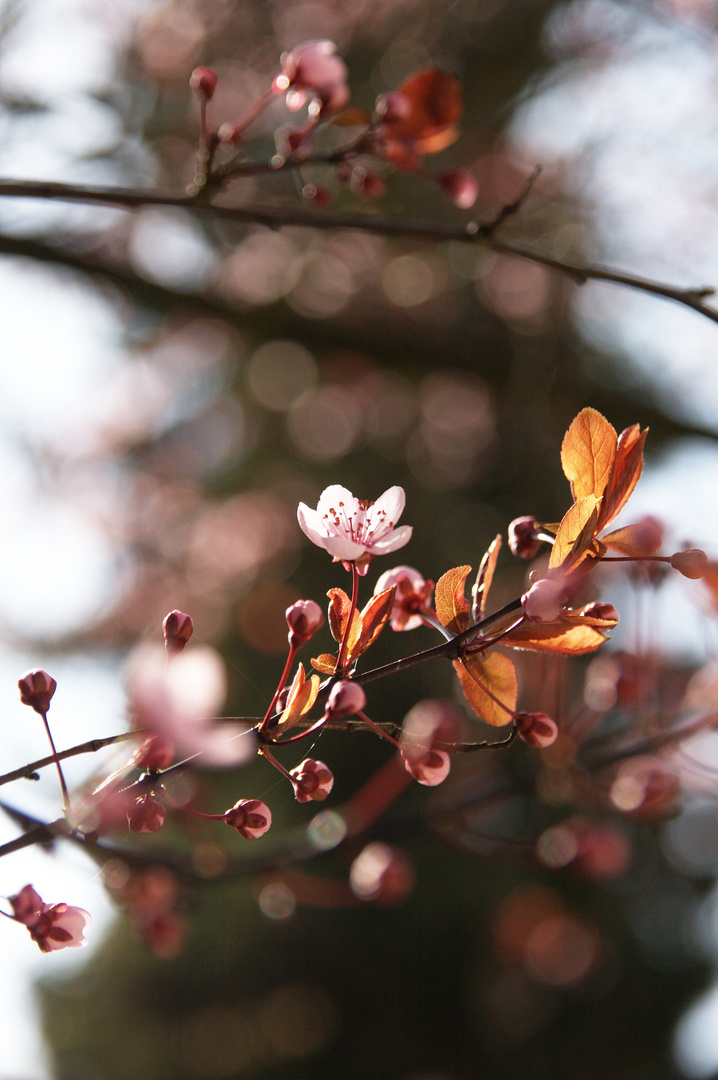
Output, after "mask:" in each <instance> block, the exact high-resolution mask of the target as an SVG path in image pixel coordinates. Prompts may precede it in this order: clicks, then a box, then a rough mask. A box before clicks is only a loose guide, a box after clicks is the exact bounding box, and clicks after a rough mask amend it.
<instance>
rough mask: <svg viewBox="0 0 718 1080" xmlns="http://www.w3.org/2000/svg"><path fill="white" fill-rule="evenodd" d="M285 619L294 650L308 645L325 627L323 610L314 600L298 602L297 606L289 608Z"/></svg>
mask: <svg viewBox="0 0 718 1080" xmlns="http://www.w3.org/2000/svg"><path fill="white" fill-rule="evenodd" d="M284 617H285V619H286V620H287V626H288V627H289V644H290V645H291V646H292V648H293V649H299V648H300V647H301V646H302V645H306V643H307V642H308V641H309V640H310V639H311V638H312V637H314V635H315V634H316V632H317V630H321V628H322V626H324V615H323V614H322V609H321V608H320V607H319V604H315V603H314V601H313V600H297V602H296V604H292V606H291V607H288V608H287V610H286V611H285V613H284Z"/></svg>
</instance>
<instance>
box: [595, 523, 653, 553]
mask: <svg viewBox="0 0 718 1080" xmlns="http://www.w3.org/2000/svg"><path fill="white" fill-rule="evenodd" d="M602 542H603V543H604V544H605V545H606V547H607V548H610V549H611V551H618V552H620V554H621V555H655V553H656V552H657V551H659V550H660V547H661V544H662V543H663V533H662V532H661V528H660V526H659V524H658V522H657V521H654V520H653V519H652V518H646V519H645V521H639V522H637V523H636V524H635V525H626V526H625V527H624V528H623V529H615V530H614V531H613V532H612V533H609V534H608V536H604V537H602Z"/></svg>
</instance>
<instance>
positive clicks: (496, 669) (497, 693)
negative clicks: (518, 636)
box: [454, 652, 518, 727]
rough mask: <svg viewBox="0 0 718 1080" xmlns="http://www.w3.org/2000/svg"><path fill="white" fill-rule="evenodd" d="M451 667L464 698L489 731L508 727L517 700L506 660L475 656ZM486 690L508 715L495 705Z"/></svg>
mask: <svg viewBox="0 0 718 1080" xmlns="http://www.w3.org/2000/svg"><path fill="white" fill-rule="evenodd" d="M454 667H455V668H456V673H457V675H458V676H459V682H460V683H461V689H462V690H463V691H464V697H465V698H466V700H467V701H468V703H469V705H470V706H471V708H472V709H473V710H474V712H475V713H476V715H477V716H479V717H480V718H481V719H482V720H484V721H485V722H486V723H487V724H491V725H492V727H503V725H504V724H509V723H511V719H512V717H511V712H513V710H514V709H515V708H516V698H517V696H518V679H517V678H516V669H515V668H514V664H513V661H512V660H511V658H510V657H509V656H506V655H505V654H504V653H500V652H492V653H489V655H488V656H484V657H482V656H479V655H478V654H476V655H475V656H468V657H466V659H465V660H455V661H454ZM487 690H489V691H491V694H493V695H494V697H495V698H498V700H499V701H502V702H503V703H504V705H505V706H506V708H507V709H510V710H511V712H507V711H506V709H502V708H501V706H500V705H497V703H496V702H495V701H494V700H493V698H492V697H491V696H490V695H489V694H488V693H487Z"/></svg>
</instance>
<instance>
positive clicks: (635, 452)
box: [599, 424, 648, 529]
mask: <svg viewBox="0 0 718 1080" xmlns="http://www.w3.org/2000/svg"><path fill="white" fill-rule="evenodd" d="M647 434H648V428H646V429H645V431H641V429H640V428H639V426H638V424H634V425H633V427H629V428H626V429H625V431H622V432H621V434H620V435H619V437H618V448H617V450H616V460H615V462H614V465H613V476H612V477H611V483H610V485H609V488H608V491H607V492H606V498H605V500H604V505H603V507H602V509H601V518H600V523H599V528H601V529H602V528H604V527H605V526H606V525H609V524H610V523H611V522H612V521H613V520H614V518H616V517H618V515H619V513H620V512H621V510H622V509H623V507H624V506H625V505H626V503H627V502H628V500H629V498H630V496H631V495H632V493H633V489H634V488H635V486H636V484H637V483H638V481H639V478H640V476H641V473H642V471H643V444H644V443H645V441H646V435H647Z"/></svg>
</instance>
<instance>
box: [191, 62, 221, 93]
mask: <svg viewBox="0 0 718 1080" xmlns="http://www.w3.org/2000/svg"><path fill="white" fill-rule="evenodd" d="M189 84H190V86H191V88H192V89H193V90H194V92H195V94H196V95H197V97H199V98H204V100H205V101H211V100H212V98H213V97H214V91H215V89H216V87H217V72H216V71H213V70H212V68H208V67H196V68H195V69H194V71H193V72H192V74H191V76H190V80H189Z"/></svg>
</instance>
